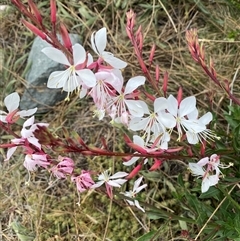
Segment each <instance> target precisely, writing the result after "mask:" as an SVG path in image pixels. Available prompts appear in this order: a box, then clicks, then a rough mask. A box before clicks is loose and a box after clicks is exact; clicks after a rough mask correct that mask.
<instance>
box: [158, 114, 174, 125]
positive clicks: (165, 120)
mask: <svg viewBox="0 0 240 241" xmlns="http://www.w3.org/2000/svg"><path fill="white" fill-rule="evenodd" d="M157 119H158V121H159V122H160V123H162V124H163V125H164V126H165V127H167V128H173V127H175V126H176V119H175V118H174V117H173V116H172V115H171V114H170V113H159V116H158V117H157Z"/></svg>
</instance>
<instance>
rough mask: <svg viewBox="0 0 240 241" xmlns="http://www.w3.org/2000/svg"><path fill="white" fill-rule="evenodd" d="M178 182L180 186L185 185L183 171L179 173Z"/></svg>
mask: <svg viewBox="0 0 240 241" xmlns="http://www.w3.org/2000/svg"><path fill="white" fill-rule="evenodd" d="M177 182H178V184H179V185H180V186H182V187H184V181H183V177H182V174H181V173H180V174H179V175H178V178H177Z"/></svg>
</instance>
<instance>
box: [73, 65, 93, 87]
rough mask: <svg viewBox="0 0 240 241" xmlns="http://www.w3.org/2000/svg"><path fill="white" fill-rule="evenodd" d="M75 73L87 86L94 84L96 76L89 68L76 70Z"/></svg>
mask: <svg viewBox="0 0 240 241" xmlns="http://www.w3.org/2000/svg"><path fill="white" fill-rule="evenodd" d="M76 73H77V74H78V75H79V77H80V79H81V80H82V81H83V83H84V84H85V85H86V86H87V87H93V86H95V85H96V83H97V80H96V76H95V75H94V73H93V72H92V71H91V70H90V69H81V70H76Z"/></svg>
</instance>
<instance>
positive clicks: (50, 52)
mask: <svg viewBox="0 0 240 241" xmlns="http://www.w3.org/2000/svg"><path fill="white" fill-rule="evenodd" d="M42 52H43V53H44V54H45V55H47V57H48V58H50V59H52V60H54V61H55V62H57V63H60V64H64V65H67V66H70V65H71V64H70V63H69V61H68V59H67V57H66V56H65V54H64V53H63V52H62V51H60V50H59V49H56V48H53V47H46V48H44V49H42Z"/></svg>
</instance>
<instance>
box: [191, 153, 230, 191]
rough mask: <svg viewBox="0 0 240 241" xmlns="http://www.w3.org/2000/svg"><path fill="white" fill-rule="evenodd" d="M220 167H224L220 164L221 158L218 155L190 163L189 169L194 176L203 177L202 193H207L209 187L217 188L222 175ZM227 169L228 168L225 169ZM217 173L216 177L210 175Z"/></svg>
mask: <svg viewBox="0 0 240 241" xmlns="http://www.w3.org/2000/svg"><path fill="white" fill-rule="evenodd" d="M204 166H206V167H205V168H203V167H204ZM219 167H223V168H224V166H223V165H221V164H220V157H219V156H218V155H217V154H213V155H211V156H210V158H209V157H204V158H202V159H201V160H200V161H198V162H197V163H189V169H190V170H191V172H192V174H193V175H194V176H197V177H202V192H207V191H208V189H209V187H211V186H215V185H216V184H217V183H218V181H219V174H220V173H221V171H220V169H219ZM225 168H226V167H225ZM213 172H215V174H214V175H210V174H209V173H211V174H212V173H213Z"/></svg>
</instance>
